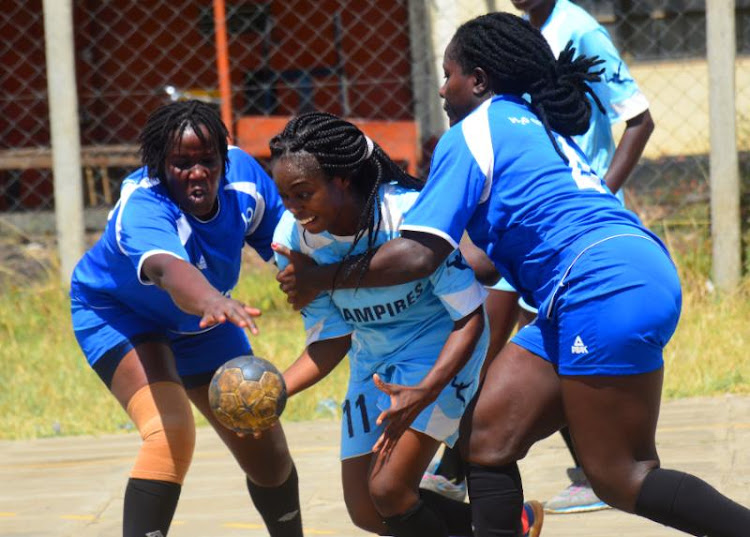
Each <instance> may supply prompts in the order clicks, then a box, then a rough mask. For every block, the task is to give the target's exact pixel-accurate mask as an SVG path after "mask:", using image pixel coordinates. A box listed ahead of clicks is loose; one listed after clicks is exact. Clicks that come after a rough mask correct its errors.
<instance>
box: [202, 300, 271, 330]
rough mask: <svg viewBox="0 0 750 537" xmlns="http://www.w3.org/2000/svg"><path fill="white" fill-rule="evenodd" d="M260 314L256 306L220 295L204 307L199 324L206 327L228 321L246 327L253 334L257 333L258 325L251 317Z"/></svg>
mask: <svg viewBox="0 0 750 537" xmlns="http://www.w3.org/2000/svg"><path fill="white" fill-rule="evenodd" d="M260 315H261V311H260V310H259V309H258V308H253V307H250V306H246V305H245V304H243V303H242V302H240V301H239V300H235V299H233V298H229V297H226V296H223V295H221V296H220V297H219V298H216V299H215V300H212V301H211V302H209V303H208V305H207V306H206V307H205V309H204V310H203V316H202V317H201V321H200V324H199V326H200V327H201V328H208V327H209V326H213V325H215V324H221V323H225V322H227V321H229V322H230V323H233V324H236V325H237V326H239V327H240V328H247V329H248V330H250V333H251V334H253V335H254V336H255V335H258V327H257V326H256V324H255V320H254V319H253V318H254V317H260Z"/></svg>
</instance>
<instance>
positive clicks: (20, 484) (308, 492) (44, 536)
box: [0, 396, 750, 537]
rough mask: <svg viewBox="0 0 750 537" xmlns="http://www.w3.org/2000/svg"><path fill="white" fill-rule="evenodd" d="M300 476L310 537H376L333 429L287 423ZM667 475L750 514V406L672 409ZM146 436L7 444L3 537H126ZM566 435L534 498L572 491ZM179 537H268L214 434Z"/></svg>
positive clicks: (179, 520)
mask: <svg viewBox="0 0 750 537" xmlns="http://www.w3.org/2000/svg"><path fill="white" fill-rule="evenodd" d="M284 427H285V429H286V431H287V436H288V439H289V444H290V446H291V448H292V452H293V456H294V459H295V462H296V464H297V468H298V471H299V476H300V486H301V498H302V513H303V521H304V526H305V535H311V536H312V535H330V536H335V537H354V536H361V535H367V534H366V533H364V532H362V531H359V530H358V529H356V528H355V527H354V526H353V525H352V524H351V522H350V521H349V518H348V515H347V512H346V507H345V506H344V502H343V497H342V493H341V481H340V473H339V461H338V435H339V426H338V423H337V422H335V421H315V422H298V423H285V424H284ZM657 441H658V447H659V453H660V456H661V460H662V464H663V466H664V467H666V468H674V469H680V470H685V471H688V472H691V473H694V474H696V475H697V476H699V477H701V478H703V479H705V480H706V481H708V482H709V483H711V484H712V485H713V486H715V487H717V488H718V489H719V490H720V491H721V492H723V493H725V494H727V495H729V496H730V497H732V498H733V499H734V500H736V501H738V502H739V503H742V504H743V505H746V506H750V397H741V396H724V397H717V398H695V399H684V400H679V401H672V402H668V403H665V404H664V405H663V407H662V413H661V419H660V422H659V429H658V433H657ZM139 442H140V439H139V438H138V436H137V434H133V433H128V434H121V435H108V436H102V437H73V438H50V439H43V440H34V441H2V442H0V536H2V537H16V536H34V537H62V536H70V537H105V536H107V537H112V536H117V535H120V534H121V529H120V526H121V519H122V494H123V489H124V485H125V482H126V480H127V475H128V471H129V468H130V465H131V464H132V461H133V459H134V456H135V453H136V450H137V447H138V444H139ZM570 465H571V460H570V457H569V455H568V453H567V449H566V448H565V445H564V443H563V441H562V439H561V437H560V436H559V435H555V436H553V437H551V438H549V439H547V440H545V441H544V442H541V443H539V444H537V445H536V446H535V447H534V448H532V450H531V452H530V453H529V455H528V457H527V458H526V459H525V460H523V461H522V462H521V473H522V476H523V478H524V490H525V492H526V496H527V498H536V499H539V500H545V499H547V498H550V497H552V496H554V495H555V494H556V493H557V492H559V491H560V490H561V489H562V488H564V487H565V486H566V485H567V484H568V483H567V482H566V474H565V469H566V468H567V467H568V466H570ZM169 535H170V537H199V536H200V537H234V536H241V535H248V536H262V535H266V532H265V530H264V527H263V525H262V521H261V519H260V516H259V515H258V514H257V513H256V512H255V510H254V508H253V507H252V505H251V503H250V499H249V497H248V496H247V492H246V489H245V484H244V478H243V476H242V474H241V473H240V471H239V470H238V468H237V467H236V465H235V463H234V461H233V459H232V458H231V456H230V455H229V453H228V451H227V450H226V449H225V448H224V447H223V445H222V444H221V442H220V441H219V440H218V438H217V437H216V435H215V434H214V433H213V431H212V430H211V429H209V428H202V429H200V430H199V433H198V445H197V448H196V453H195V457H194V460H193V466H192V468H191V470H190V473H189V475H188V478H187V480H186V482H185V486H184V488H183V492H182V497H181V499H180V504H179V507H178V509H177V513H176V515H175V520H174V523H173V525H172V529H171V531H170V533H169ZM542 535H543V536H549V537H552V536H557V537H573V536H576V537H581V536H597V537H599V536H607V537H616V536H622V537H631V536H632V537H636V536H637V537H662V536H664V537H668V536H681V535H684V534H682V533H680V532H677V531H675V530H671V529H668V528H664V527H662V526H659V525H657V524H654V523H653V522H650V521H647V520H643V519H640V518H638V517H635V516H632V515H627V514H624V513H621V512H619V511H615V510H612V509H610V510H606V511H599V512H595V513H587V514H576V515H547V516H546V517H545V521H544V529H543V533H542Z"/></svg>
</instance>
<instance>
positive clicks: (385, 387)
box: [372, 373, 393, 395]
mask: <svg viewBox="0 0 750 537" xmlns="http://www.w3.org/2000/svg"><path fill="white" fill-rule="evenodd" d="M372 381H373V382H374V383H375V386H376V387H377V389H378V390H380V391H381V392H385V393H387V394H388V395H390V394H391V393H393V390H391V385H390V384H388V383H386V382H383V380H382V379H381V378H380V375H378V374H377V373H375V374H374V375H373V376H372Z"/></svg>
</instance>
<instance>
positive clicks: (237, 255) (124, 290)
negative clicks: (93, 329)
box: [71, 147, 284, 333]
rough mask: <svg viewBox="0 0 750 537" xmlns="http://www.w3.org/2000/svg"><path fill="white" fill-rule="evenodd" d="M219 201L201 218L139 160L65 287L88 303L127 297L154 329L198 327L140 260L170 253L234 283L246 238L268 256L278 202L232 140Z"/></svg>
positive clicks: (215, 280)
mask: <svg viewBox="0 0 750 537" xmlns="http://www.w3.org/2000/svg"><path fill="white" fill-rule="evenodd" d="M218 204H219V208H218V211H217V213H216V214H215V215H214V216H213V217H212V218H211V219H209V220H206V221H203V220H200V219H198V218H196V217H194V216H192V215H189V214H187V213H184V212H183V211H182V210H180V207H179V206H178V205H177V204H176V203H175V202H174V201H173V200H172V199H171V198H170V197H169V195H168V193H167V189H166V185H164V184H163V183H161V182H160V181H159V180H158V179H155V178H151V177H149V174H148V172H147V170H146V169H145V168H141V169H138V170H136V171H135V172H133V173H132V174H130V175H129V176H128V177H127V178H126V179H125V181H124V182H123V185H122V189H121V194H120V200H119V201H118V202H117V205H115V207H114V209H113V210H112V212H111V213H110V215H109V221H108V222H107V227H106V228H105V230H104V233H103V235H102V237H101V238H100V240H99V241H98V242H97V243H96V245H94V247H93V248H92V249H91V250H89V251H88V252H87V253H86V254H85V255H84V256H83V258H82V259H81V260H80V261H79V263H78V265H77V266H76V268H75V270H74V272H73V279H72V285H71V294H72V295H74V296H76V298H78V299H79V300H81V301H83V302H85V303H87V304H89V305H90V306H91V307H93V308H106V307H113V305H125V306H127V307H128V308H130V309H132V310H133V311H135V312H136V313H138V314H139V315H142V316H143V317H144V318H146V319H149V320H152V321H153V322H154V328H155V330H156V329H167V330H171V331H174V332H181V333H192V332H197V331H200V329H199V327H198V322H199V321H200V318H199V317H198V316H196V315H190V314H187V313H185V312H183V311H181V310H180V309H179V308H178V307H177V306H176V305H175V304H174V302H173V301H172V299H171V298H170V296H169V295H168V294H167V292H166V291H164V290H162V289H160V288H158V287H156V286H155V285H153V284H152V283H151V282H149V281H147V280H145V279H144V276H143V273H142V271H141V268H142V266H143V262H144V261H145V260H146V259H147V258H148V257H149V256H152V255H154V254H168V255H173V256H175V257H178V258H180V259H183V260H185V261H187V262H189V263H191V264H193V265H195V266H196V267H197V268H198V269H200V270H201V271H202V273H203V275H204V276H205V277H206V279H207V280H208V281H209V282H210V283H211V285H213V286H214V287H215V288H216V289H218V290H219V291H220V292H221V293H224V294H228V293H229V292H230V291H231V290H232V288H234V286H235V285H236V284H237V279H238V277H239V272H240V262H241V253H242V247H243V246H244V245H245V244H246V243H247V244H249V245H250V246H252V247H253V248H254V249H255V250H256V251H257V252H258V253H259V254H260V256H261V257H262V258H263V259H266V260H268V259H270V258H271V256H272V251H271V240H272V238H273V231H274V229H275V227H276V224H277V223H278V221H279V219H280V218H281V214H282V213H283V211H284V207H283V205H282V203H281V200H280V198H279V195H278V192H277V190H276V186H275V185H274V184H273V181H271V179H270V178H269V177H268V175H267V174H266V173H265V172H264V171H263V169H262V168H261V167H260V165H258V163H257V162H256V161H255V160H254V159H253V158H252V157H250V155H248V154H247V153H245V152H244V151H242V150H241V149H239V148H237V147H230V149H229V161H228V167H227V173H226V174H225V175H224V176H222V177H221V180H220V184H219V189H218Z"/></svg>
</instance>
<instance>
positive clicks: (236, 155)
mask: <svg viewBox="0 0 750 537" xmlns="http://www.w3.org/2000/svg"><path fill="white" fill-rule="evenodd" d="M226 180H227V183H229V184H230V185H232V184H235V183H242V182H245V183H247V182H252V183H258V182H260V181H266V180H269V181H270V179H269V178H268V174H266V172H265V171H264V170H263V168H262V167H261V166H260V164H259V163H258V161H257V160H255V159H254V158H253V157H252V156H251V155H250V154H249V153H247V152H246V151H245V150H244V149H242V148H240V147H237V146H234V145H230V146H229V149H228V151H227V173H226Z"/></svg>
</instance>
